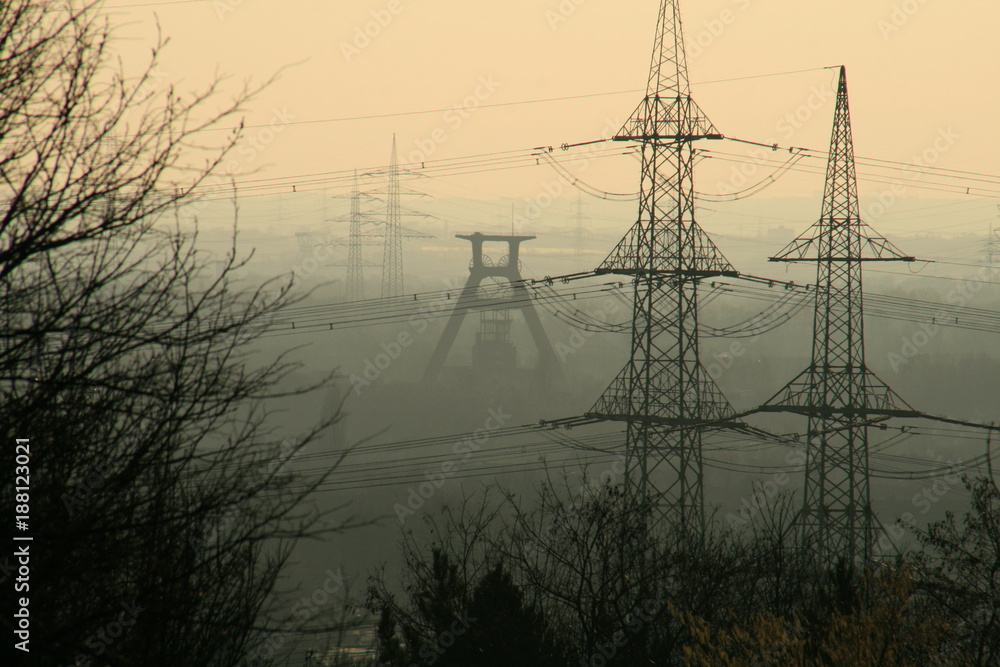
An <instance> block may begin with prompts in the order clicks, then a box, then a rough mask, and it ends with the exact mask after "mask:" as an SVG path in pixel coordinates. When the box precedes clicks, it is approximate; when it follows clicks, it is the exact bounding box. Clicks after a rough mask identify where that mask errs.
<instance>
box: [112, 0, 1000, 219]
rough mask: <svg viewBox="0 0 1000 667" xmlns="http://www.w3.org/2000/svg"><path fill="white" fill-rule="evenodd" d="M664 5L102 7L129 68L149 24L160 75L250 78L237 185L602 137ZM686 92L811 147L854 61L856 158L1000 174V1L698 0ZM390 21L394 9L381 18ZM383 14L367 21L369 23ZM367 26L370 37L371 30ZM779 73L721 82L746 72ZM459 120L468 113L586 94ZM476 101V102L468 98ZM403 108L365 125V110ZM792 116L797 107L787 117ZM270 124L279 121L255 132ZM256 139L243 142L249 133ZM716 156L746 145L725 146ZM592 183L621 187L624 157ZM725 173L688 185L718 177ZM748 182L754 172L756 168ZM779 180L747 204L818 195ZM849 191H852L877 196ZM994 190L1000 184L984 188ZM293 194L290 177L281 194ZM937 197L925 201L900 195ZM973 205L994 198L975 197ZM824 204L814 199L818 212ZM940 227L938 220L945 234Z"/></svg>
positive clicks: (450, 185)
mask: <svg viewBox="0 0 1000 667" xmlns="http://www.w3.org/2000/svg"><path fill="white" fill-rule="evenodd" d="M658 5H659V0H637V1H633V2H621V1H620V0H619V1H615V2H612V1H611V0H562V2H559V1H558V0H507V1H506V2H502V3H500V2H496V3H492V2H491V3H483V2H469V1H468V0H391V1H390V0H340V1H326V2H323V1H319V0H285V1H283V2H279V1H277V0H190V1H187V2H185V1H183V0H181V1H176V2H165V1H163V0H161V1H159V2H148V3H143V2H141V0H140V1H139V2H128V1H127V0H117V2H116V1H115V0H109V2H107V3H105V5H104V10H103V11H105V12H107V13H108V14H109V16H111V18H112V21H113V22H114V23H115V24H118V25H120V26H122V27H121V29H120V32H119V34H120V35H121V36H122V37H124V38H126V41H125V42H124V43H122V44H121V45H120V46H121V49H122V51H123V54H124V57H125V60H126V63H128V64H132V63H136V62H140V61H141V59H142V57H143V55H144V54H145V53H146V49H147V46H148V44H149V43H150V41H151V40H152V39H153V37H154V36H155V22H156V21H157V20H158V21H159V24H160V26H161V28H162V31H163V33H164V35H166V36H168V37H169V38H170V39H171V44H170V46H169V48H168V50H167V52H166V54H165V55H164V57H163V64H162V68H161V72H162V74H163V80H164V81H169V82H171V83H173V84H175V85H176V86H177V87H178V88H180V89H181V90H184V89H190V88H197V87H199V86H202V85H204V84H205V83H206V82H207V81H208V80H209V79H210V78H211V77H213V76H215V75H223V76H227V77H229V78H228V80H227V82H226V85H227V86H228V87H229V88H230V89H231V90H235V89H236V88H237V87H239V85H240V84H241V83H242V82H243V81H244V80H248V79H249V80H252V81H257V82H259V81H263V80H265V79H267V78H268V77H269V76H270V75H272V74H274V73H275V72H277V71H278V70H280V69H281V68H283V67H287V69H285V70H284V71H283V72H282V73H281V75H280V78H279V80H278V81H277V82H275V83H274V84H273V85H272V86H271V87H270V88H269V89H268V90H267V91H266V92H265V93H263V94H261V95H260V96H259V97H258V98H257V99H256V100H254V102H253V103H252V105H251V106H250V107H249V108H248V109H247V110H246V122H247V124H248V126H249V127H248V129H247V139H246V142H247V143H246V144H244V146H243V150H242V151H240V152H239V153H238V154H237V156H236V158H237V160H238V164H237V165H235V169H236V170H237V174H238V175H237V180H240V179H250V178H274V177H279V176H299V175H301V176H302V178H301V179H298V180H296V179H293V180H291V181H289V183H292V182H298V183H299V187H303V184H304V183H305V182H306V181H307V180H308V177H309V176H311V175H315V174H321V173H324V172H331V171H339V170H345V169H353V168H356V167H362V168H363V167H366V166H378V165H383V164H385V163H386V162H387V161H388V153H389V146H390V142H391V136H392V134H393V133H394V132H395V133H396V134H397V137H398V141H399V149H400V154H401V159H402V160H404V161H406V158H407V157H408V156H419V155H421V154H423V155H426V156H428V157H429V158H432V159H437V158H454V157H460V156H467V155H476V154H482V153H491V152H494V151H512V150H521V149H527V148H531V147H534V146H542V145H554V146H558V145H560V144H562V143H564V142H569V143H573V142H580V141H587V140H591V139H596V138H599V137H601V136H602V135H604V136H607V135H608V134H610V132H611V130H609V128H610V127H611V126H613V125H616V123H617V122H618V121H621V120H624V119H625V118H626V117H627V116H628V114H629V113H630V112H631V110H632V109H633V108H634V106H635V104H636V103H637V102H638V100H639V98H640V97H641V94H640V93H638V92H634V93H623V94H615V95H600V94H603V93H612V92H616V91H629V90H633V89H640V88H642V87H643V86H644V85H645V79H646V73H647V69H648V64H649V53H650V49H651V43H652V37H653V31H654V27H655V18H656V13H657V9H658ZM681 5H682V11H683V14H684V21H685V33H686V39H687V42H688V50H689V59H690V74H691V79H692V82H693V84H694V94H695V97H696V98H697V100H698V101H699V103H700V104H701V106H702V108H703V109H705V110H706V112H707V113H708V114H709V116H710V117H711V118H712V119H713V121H714V122H715V124H716V126H717V127H718V128H719V129H720V130H721V131H722V132H723V133H724V134H726V135H728V136H734V137H740V138H746V139H754V140H759V141H767V142H772V141H776V142H779V143H781V144H782V145H789V144H790V145H796V146H805V147H811V148H819V149H825V148H826V146H827V144H828V142H829V127H830V120H831V117H832V113H833V95H832V94H829V89H830V87H831V86H832V85H833V84H834V81H835V71H834V70H820V69H817V68H821V67H825V66H833V65H839V64H845V65H846V66H847V68H848V78H849V84H850V94H851V101H852V114H853V120H854V135H855V145H856V150H857V153H858V154H859V155H863V156H869V157H876V158H881V159H887V160H898V161H903V162H909V161H911V159H912V158H913V157H914V156H916V155H919V154H921V153H924V152H925V151H928V150H930V149H932V148H934V146H935V142H937V147H938V148H939V149H940V148H944V150H935V151H932V152H931V153H928V155H931V156H935V162H934V166H937V167H944V168H949V169H961V170H970V171H975V172H987V173H992V174H1000V125H998V124H997V123H996V120H995V119H996V109H997V108H998V101H1000V99H998V94H997V88H996V83H997V81H998V80H1000V71H998V70H1000V40H997V39H996V26H997V25H1000V3H997V2H996V1H995V0H960V1H959V2H947V3H946V2H944V1H943V0H905V1H903V0H895V1H892V2H886V1H873V0H841V1H838V2H802V1H801V0H704V1H702V2H694V0H687V1H684V2H682V3H681ZM393 12H395V13H393ZM380 18H381V23H384V24H385V25H384V26H383V25H379V23H377V21H378V20H379V19H380ZM366 28H367V31H368V33H370V34H374V35H375V36H374V37H370V36H369V35H366V34H365V30H366ZM792 70H813V71H807V72H802V73H798V74H790V75H786V76H776V77H767V78H755V79H743V80H739V81H728V82H718V83H712V82H717V81H719V80H721V79H733V78H737V77H748V76H753V75H759V74H769V73H775V72H786V71H792ZM586 95H590V96H591V97H582V98H577V99H570V100H564V101H558V102H539V103H533V104H512V105H507V106H500V107H494V108H478V109H475V108H473V109H471V111H468V112H465V111H462V112H456V111H451V112H444V111H436V112H434V113H424V114H414V113H409V112H417V111H422V110H443V109H453V108H454V107H456V106H457V107H463V106H469V107H472V106H474V105H476V104H487V105H489V104H505V105H506V104H508V103H512V102H522V101H529V100H546V99H550V98H560V97H571V96H586ZM477 97H478V99H477ZM386 114H403V115H396V116H392V117H382V118H369V119H363V120H338V119H345V118H356V117H364V116H378V115H386ZM796 115H797V116H798V117H797V118H796ZM268 124H273V125H274V126H275V128H276V131H274V132H272V130H271V129H269V128H268V127H267V126H268ZM254 141H256V144H254V143H253V142H254ZM708 147H709V148H712V149H717V150H720V151H721V150H724V151H728V152H732V153H741V154H746V150H747V149H746V148H744V147H741V146H739V145H738V144H733V143H730V142H719V143H718V144H716V143H713V144H712V145H710V146H708ZM604 162H605V161H601V165H600V168H599V169H592V170H589V171H588V176H587V178H588V180H590V181H591V182H592V183H593V184H594V185H595V186H597V187H600V188H601V189H605V190H609V191H620V192H627V191H630V190H634V189H635V187H636V181H637V173H636V172H637V166H636V164H635V162H634V161H631V160H630V158H617V159H615V160H611V161H607V162H608V164H609V166H607V167H605V164H604ZM732 169H733V165H731V164H727V165H724V166H722V167H719V168H717V170H716V171H715V172H710V173H709V175H708V176H704V177H702V180H701V181H700V183H702V184H705V188H704V189H709V186H712V185H714V182H716V181H718V180H720V179H721V180H723V181H724V180H726V179H727V174H728V173H729V172H730V171H731V170H732ZM759 175H763V172H761V173H760V174H759ZM553 177H554V172H552V171H550V170H548V169H545V168H541V169H521V170H515V171H500V172H492V173H488V174H481V175H478V176H467V177H462V178H458V179H452V180H450V181H448V182H446V183H443V184H435V186H434V187H436V188H437V190H438V191H437V192H436V193H435V194H437V195H438V196H449V195H450V196H465V197H480V198H484V199H490V198H502V197H515V198H518V197H520V198H523V197H533V196H534V195H535V194H536V193H538V192H539V187H540V183H542V182H544V181H546V180H551V179H552V178H553ZM821 187H822V180H821V177H820V178H818V177H815V176H809V175H792V176H790V177H789V178H788V179H787V181H786V182H785V183H783V184H781V185H780V186H779V187H775V188H772V189H770V190H768V191H766V192H765V193H763V194H762V195H761V196H763V197H787V196H791V195H794V194H797V195H812V194H816V195H818V193H819V190H820V188H821ZM873 187H876V190H872V189H870V188H867V189H866V187H865V186H864V184H863V189H862V194H863V195H864V194H866V193H869V194H870V193H873V192H876V191H877V187H880V186H873ZM990 187H992V188H993V189H994V190H1000V188H998V187H996V186H990ZM289 191H290V188H289ZM914 194H919V196H921V197H928V198H933V197H941V196H943V195H941V194H936V193H934V192H925V191H920V192H916V191H913V192H908V196H910V195H914ZM969 201H970V202H971V203H972V204H976V205H984V206H985V205H986V204H988V203H989V200H984V199H969ZM817 212H818V206H817ZM944 224H946V221H942V225H944Z"/></svg>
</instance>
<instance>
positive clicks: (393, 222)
mask: <svg viewBox="0 0 1000 667" xmlns="http://www.w3.org/2000/svg"><path fill="white" fill-rule="evenodd" d="M399 218H400V215H399V157H398V155H397V154H396V135H392V157H391V158H390V160H389V191H388V194H387V198H386V215H385V246H384V249H383V252H382V296H383V297H387V296H399V295H400V294H402V293H403V235H402V234H401V233H400V222H399Z"/></svg>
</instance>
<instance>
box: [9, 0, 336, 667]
mask: <svg viewBox="0 0 1000 667" xmlns="http://www.w3.org/2000/svg"><path fill="white" fill-rule="evenodd" d="M95 4H96V3H95ZM109 40H110V32H109V29H108V26H107V24H106V23H104V22H103V21H102V20H101V19H100V18H99V16H98V14H97V13H96V10H95V9H94V5H90V4H88V5H86V6H84V7H82V8H81V7H80V6H79V5H78V3H71V2H68V1H67V2H64V3H60V2H44V1H42V0H10V1H8V2H3V3H0V187H2V189H3V191H2V192H0V207H2V208H0V323H2V330H0V413H2V418H0V419H2V421H0V432H2V435H3V442H4V443H5V448H4V451H5V453H6V454H7V456H5V463H6V464H7V466H8V467H6V468H5V469H6V470H14V465H15V462H16V460H15V452H14V442H15V439H17V438H20V439H27V440H30V443H26V444H27V445H28V447H29V448H30V457H29V460H28V461H26V462H25V463H26V465H24V466H23V469H22V470H23V476H22V479H21V480H20V481H18V482H17V484H18V485H21V486H30V490H26V491H24V492H23V493H24V495H23V496H15V489H14V486H15V479H14V477H13V476H11V475H4V476H3V477H2V482H0V509H2V512H3V516H4V518H5V521H13V516H14V514H15V510H17V513H18V514H23V513H24V512H23V511H21V510H24V509H26V508H25V507H20V508H16V507H15V499H16V504H17V505H21V506H24V505H27V506H28V508H27V509H30V511H29V512H27V514H28V515H29V519H28V521H27V522H26V523H27V525H26V528H25V529H24V532H23V533H22V534H23V535H30V536H31V537H32V538H33V542H31V543H30V582H29V584H28V587H26V588H24V589H23V591H22V592H21V595H23V596H24V597H25V598H28V609H29V611H30V628H29V629H30V643H29V642H25V643H24V644H22V645H21V647H20V648H22V649H25V650H30V657H31V659H32V664H52V665H56V664H59V665H62V664H77V665H87V664H94V665H96V664H102V665H104V664H112V665H125V664H129V665H134V664H143V665H236V664H243V663H244V662H246V661H247V660H248V659H250V660H253V657H254V656H256V655H260V654H262V651H261V650H260V647H261V644H262V642H263V640H264V639H265V638H266V636H267V633H268V631H269V630H271V629H278V628H273V627H271V626H273V624H274V621H279V622H281V621H288V620H289V619H288V618H287V615H286V616H285V617H275V616H273V615H269V613H268V604H269V600H271V599H272V598H271V596H270V593H271V592H272V590H273V587H274V584H275V581H276V577H277V575H278V572H279V571H280V569H281V566H282V564H283V562H284V559H285V558H286V557H287V554H288V546H289V542H288V541H287V540H290V539H293V538H295V537H297V536H300V535H303V534H306V533H307V532H309V531H311V530H313V529H315V528H316V527H317V526H316V524H315V521H316V519H317V516H316V515H315V514H313V513H311V512H309V511H306V510H305V509H303V507H304V506H303V504H302V501H303V500H304V499H305V497H306V496H307V495H308V493H309V492H310V489H311V488H312V486H313V485H315V484H317V483H319V482H321V481H322V480H314V481H313V483H312V484H303V483H301V482H293V480H292V477H291V476H290V474H289V473H288V472H287V466H286V465H285V463H286V462H287V461H288V459H290V458H291V457H293V456H294V455H295V452H296V451H297V450H298V449H299V448H300V447H302V446H303V445H304V444H306V443H308V442H309V441H310V439H311V438H313V437H314V436H315V435H316V434H317V433H318V432H319V431H320V430H322V428H324V427H325V426H326V424H317V425H316V427H315V428H314V429H312V430H310V431H309V432H307V433H304V434H298V435H299V437H298V438H296V439H295V440H294V442H293V441H291V440H286V441H284V442H279V439H278V436H277V435H276V434H275V433H274V432H273V431H272V430H271V429H269V428H268V426H267V424H266V416H267V407H266V406H267V401H268V400H269V399H271V398H273V397H275V396H276V395H279V394H278V392H277V390H276V386H277V384H278V383H279V382H280V381H281V380H282V379H283V378H284V377H286V376H287V374H288V372H289V371H290V370H291V369H292V366H290V365H289V364H288V363H286V362H285V361H284V360H283V359H278V360H273V361H270V362H267V363H264V364H259V363H258V364H251V363H250V356H249V355H250V352H249V350H248V347H247V346H248V344H249V343H251V342H252V341H253V340H255V338H257V337H258V336H259V335H260V333H261V331H262V330H263V327H264V326H265V325H266V324H267V322H268V319H269V318H270V317H271V316H272V315H273V314H274V313H276V312H277V311H278V310H279V309H280V308H282V307H284V306H285V305H286V304H287V303H288V302H289V298H288V290H289V288H290V281H283V282H280V283H278V282H276V283H272V284H268V285H264V286H261V287H260V288H258V289H252V290H249V291H247V290H234V289H233V288H232V279H233V275H234V273H236V272H238V271H239V269H240V268H241V266H242V265H243V262H242V261H241V260H239V259H238V258H237V253H236V249H235V243H234V248H233V250H232V252H231V253H230V254H229V256H228V258H227V259H226V261H224V262H223V263H222V265H221V267H220V268H219V269H217V270H216V271H215V273H213V274H209V273H208V272H207V270H206V269H205V268H204V266H203V265H202V262H201V261H200V255H199V254H198V252H197V251H196V250H195V247H194V243H195V241H194V239H193V238H192V237H189V236H186V235H185V234H183V233H182V231H181V230H180V229H179V228H178V226H177V225H171V224H169V223H170V222H171V220H172V217H171V216H169V215H166V214H168V213H170V212H172V211H175V210H176V207H177V206H178V205H179V204H180V203H182V202H184V201H186V200H187V199H188V198H189V197H190V196H191V194H192V192H193V190H194V189H195V188H196V187H197V186H198V185H199V184H200V183H201V182H203V181H204V179H206V178H207V177H208V176H209V175H210V174H211V173H212V172H213V170H215V169H216V168H217V167H218V166H219V164H220V163H221V161H222V160H223V159H224V158H225V156H226V154H227V152H228V151H229V149H231V148H232V147H233V145H234V144H235V141H236V140H237V138H238V135H237V134H234V135H233V136H231V137H230V138H229V139H228V140H227V141H226V143H225V144H224V145H223V146H221V147H217V148H216V150H215V152H214V153H210V154H207V155H208V157H206V156H205V155H198V154H197V152H196V153H195V154H193V155H192V153H191V152H190V151H191V150H193V149H191V148H190V147H191V146H192V145H193V144H195V143H196V142H194V141H193V139H194V137H195V134H196V133H197V132H198V131H199V130H201V129H203V128H205V127H208V126H211V125H213V124H217V123H219V122H220V121H221V120H223V119H226V118H228V117H230V116H231V115H232V114H234V113H235V112H237V111H238V109H239V108H240V105H241V104H243V103H244V102H245V101H246V100H247V99H249V91H246V90H244V91H243V93H241V94H240V95H238V96H237V98H236V99H235V100H234V101H233V102H232V103H231V104H229V105H228V106H225V107H224V108H223V110H222V111H221V113H219V112H217V111H213V112H211V113H207V112H206V111H205V110H204V108H205V107H206V106H208V105H207V104H206V102H208V101H210V100H213V99H214V97H213V95H214V94H215V92H216V91H215V90H213V89H209V90H206V91H204V92H203V93H202V94H199V95H196V96H194V97H193V98H186V99H185V98H182V97H180V96H178V95H176V94H175V93H174V92H173V90H172V89H169V88H166V89H162V90H160V89H159V88H160V86H161V83H160V82H159V81H157V77H156V76H155V75H154V72H155V71H156V55H157V52H158V48H157V49H154V52H153V57H152V59H151V61H150V63H149V66H148V67H147V68H146V69H145V70H144V71H143V72H141V73H140V74H139V75H138V76H136V77H133V78H128V77H126V75H125V74H124V73H123V72H122V71H120V69H118V68H116V67H115V66H114V65H113V61H112V58H111V53H110V51H109ZM213 104H214V102H213ZM196 163H200V164H201V167H200V168H198V169H195V170H192V169H191V167H192V165H193V164H196ZM182 177H184V178H186V180H179V179H181V178H182ZM306 389H308V388H303V389H302V391H305V390H306ZM22 461H23V459H22ZM18 463H19V464H20V462H18ZM18 474H21V472H19V473H18ZM29 479H30V482H28V481H27V480H29ZM22 500H23V501H24V502H22ZM3 565H4V568H3V575H2V576H3V577H4V579H5V583H4V586H11V585H12V582H11V579H13V577H14V576H15V573H16V569H17V568H16V564H14V566H13V567H12V563H11V560H10V559H9V557H8V560H7V561H6V562H4V563H3ZM21 595H18V596H17V597H18V598H19V597H21ZM7 597H8V596H5V598H7ZM20 606H21V605H20V603H19V602H18V604H17V608H16V609H19V608H20ZM14 612H15V610H5V612H4V614H3V621H2V625H3V627H4V628H5V632H6V634H7V636H8V637H11V636H16V635H12V633H13V632H14V631H15V630H18V629H19V626H18V624H19V623H21V622H20V621H19V620H18V619H17V618H15V616H14ZM280 629H281V630H284V631H288V630H289V629H290V628H289V627H288V626H287V625H285V626H282V627H281V628H280ZM24 637H25V638H26V637H27V635H24ZM12 643H13V642H11V641H7V642H5V644H4V652H5V653H8V652H9V654H11V655H13V656H19V657H28V656H27V654H24V653H21V652H20V651H19V650H18V649H15V648H12ZM4 664H13V663H10V662H5V663H4Z"/></svg>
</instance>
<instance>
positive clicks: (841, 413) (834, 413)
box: [757, 405, 923, 419]
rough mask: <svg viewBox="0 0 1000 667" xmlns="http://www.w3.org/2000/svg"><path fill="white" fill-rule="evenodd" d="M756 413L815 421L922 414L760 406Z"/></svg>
mask: <svg viewBox="0 0 1000 667" xmlns="http://www.w3.org/2000/svg"><path fill="white" fill-rule="evenodd" d="M757 412H789V413H793V414H797V415H804V416H806V417H816V418H817V419H830V418H832V417H849V418H853V417H862V418H865V419H867V418H868V417H886V418H889V417H920V416H922V415H923V413H922V412H918V411H917V410H879V409H870V408H827V407H822V406H816V407H806V406H799V405H762V406H760V407H759V408H757Z"/></svg>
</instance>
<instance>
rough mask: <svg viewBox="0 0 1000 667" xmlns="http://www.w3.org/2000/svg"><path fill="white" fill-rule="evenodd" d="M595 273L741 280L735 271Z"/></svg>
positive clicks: (602, 272)
mask: <svg viewBox="0 0 1000 667" xmlns="http://www.w3.org/2000/svg"><path fill="white" fill-rule="evenodd" d="M594 273H595V274H597V275H599V276H605V275H609V274H614V275H619V276H635V277H644V276H653V277H656V276H664V277H674V276H683V277H685V278H718V277H724V278H739V277H740V272H739V271H736V270H735V269H734V270H732V271H687V270H679V269H654V270H652V271H650V270H647V269H628V268H621V269H618V268H597V269H594Z"/></svg>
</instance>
